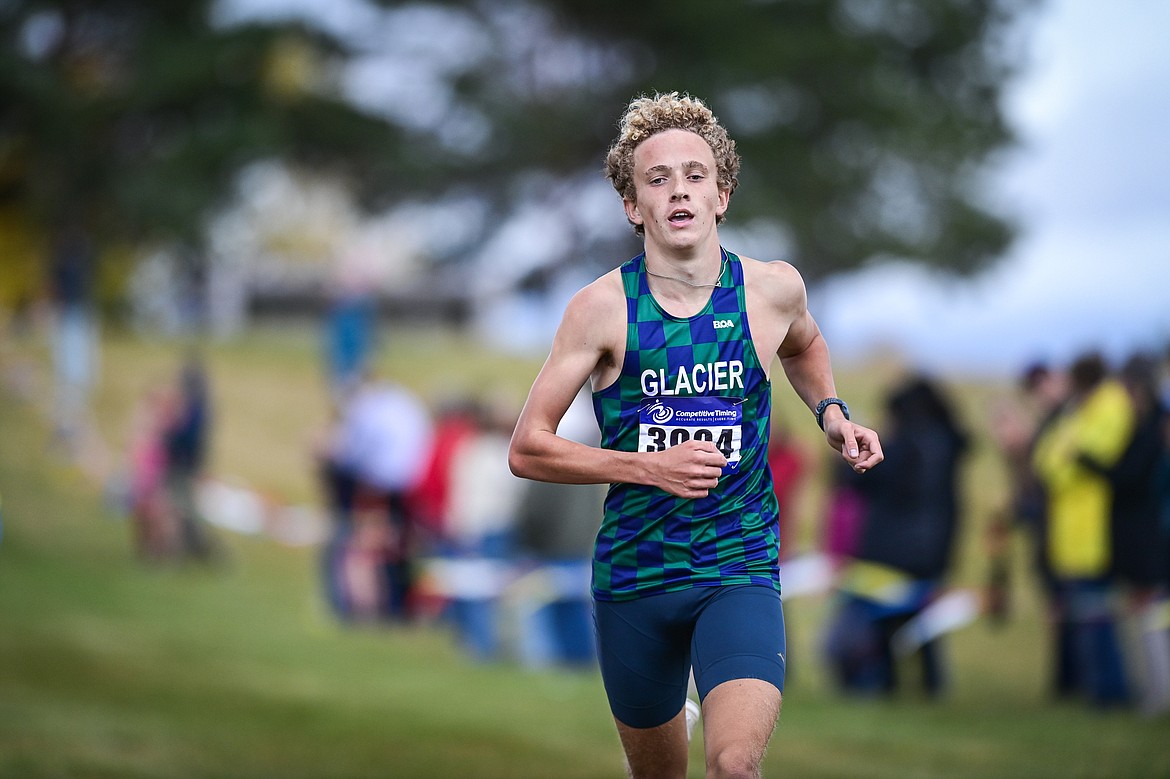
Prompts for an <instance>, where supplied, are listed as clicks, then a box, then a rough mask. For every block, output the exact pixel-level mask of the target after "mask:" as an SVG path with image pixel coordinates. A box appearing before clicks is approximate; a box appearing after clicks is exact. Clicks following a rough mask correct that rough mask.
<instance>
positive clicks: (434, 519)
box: [410, 400, 478, 541]
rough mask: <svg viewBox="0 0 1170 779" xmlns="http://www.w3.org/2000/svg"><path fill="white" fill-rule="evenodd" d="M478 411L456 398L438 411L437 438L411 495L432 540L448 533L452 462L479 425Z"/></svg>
mask: <svg viewBox="0 0 1170 779" xmlns="http://www.w3.org/2000/svg"><path fill="white" fill-rule="evenodd" d="M476 414H477V411H476V408H475V406H474V404H473V403H471V402H469V401H464V400H455V401H451V402H448V403H446V404H445V405H444V406H443V407H441V408H440V409H439V411H438V414H437V418H436V420H435V431H434V438H433V440H432V442H431V448H430V452H429V453H428V454H427V457H426V458H425V459H426V464H425V465H424V466H423V469H422V475H421V476H420V477H419V482H418V485H417V486H416V487H415V489H414V491H413V493H412V494H411V497H410V501H411V504H412V505H413V506H414V512H415V515H416V516H417V517H418V522H419V526H420V528H422V529H423V530H425V531H426V532H427V534H428V535H429V536H430V538H431V539H432V540H433V541H437V540H439V539H441V538H442V537H443V536H444V535H445V534H446V533H447V516H448V514H449V512H450V502H451V463H452V461H453V460H454V459H455V453H456V452H457V451H459V447H461V446H462V445H463V444H464V443H465V442H466V441H467V440H468V439H470V438H471V437H472V436H474V435H475V433H476V430H477V428H478V420H477V417H476Z"/></svg>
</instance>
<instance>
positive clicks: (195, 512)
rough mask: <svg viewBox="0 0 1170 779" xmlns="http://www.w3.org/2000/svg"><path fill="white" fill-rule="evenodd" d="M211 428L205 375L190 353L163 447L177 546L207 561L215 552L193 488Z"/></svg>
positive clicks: (165, 433)
mask: <svg viewBox="0 0 1170 779" xmlns="http://www.w3.org/2000/svg"><path fill="white" fill-rule="evenodd" d="M210 427H211V399H210V396H209V394H208V388H207V374H206V371H205V370H204V368H203V364H202V363H201V362H200V361H199V359H198V358H196V357H194V356H192V357H190V358H188V360H187V362H186V363H185V364H184V365H183V368H182V370H181V372H180V375H179V386H178V392H177V395H176V400H175V404H174V408H173V412H172V414H171V418H170V421H169V423H168V424H167V427H166V429H165V430H164V431H163V441H164V445H165V448H166V490H167V498H168V501H169V503H170V509H171V511H173V512H174V516H175V520H176V522H177V523H178V533H179V538H178V540H179V547H180V551H181V553H182V554H183V555H184V556H186V557H191V558H195V559H198V560H210V559H211V558H212V557H213V555H214V554H215V553H216V552H217V549H216V548H215V546H214V544H213V543H212V537H211V535H210V534H209V529H208V527H207V525H206V523H205V522H204V520H203V517H202V516H201V515H200V512H199V507H198V502H197V501H196V488H197V486H198V482H199V480H200V478H201V477H202V475H203V468H204V466H205V464H206V460H207V441H208V435H209V431H210Z"/></svg>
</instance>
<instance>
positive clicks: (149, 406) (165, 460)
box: [52, 235, 1170, 714]
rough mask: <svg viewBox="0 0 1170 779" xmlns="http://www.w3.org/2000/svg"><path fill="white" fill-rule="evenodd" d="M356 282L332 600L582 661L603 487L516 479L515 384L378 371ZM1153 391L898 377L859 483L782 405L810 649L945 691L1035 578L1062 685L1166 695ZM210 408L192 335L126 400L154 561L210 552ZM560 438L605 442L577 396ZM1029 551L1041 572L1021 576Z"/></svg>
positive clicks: (64, 388)
mask: <svg viewBox="0 0 1170 779" xmlns="http://www.w3.org/2000/svg"><path fill="white" fill-rule="evenodd" d="M88 251H89V250H88V248H87V246H86V245H85V243H84V241H83V240H81V239H80V238H77V237H75V236H69V235H66V236H64V237H63V238H62V240H61V244H60V246H59V247H58V252H57V255H56V256H57V258H58V262H57V264H56V265H55V266H54V275H53V278H52V282H53V283H52V291H53V301H54V304H55V313H56V318H55V321H56V328H55V338H54V347H55V348H54V355H55V362H54V365H55V368H56V370H55V376H56V385H57V386H56V392H55V393H54V399H55V402H54V405H53V409H52V411H53V414H54V440H55V442H56V443H57V444H58V445H59V446H61V447H62V448H64V449H67V450H70V449H72V450H76V449H77V447H78V446H79V444H78V442H79V441H80V440H82V439H83V438H84V436H83V435H82V431H83V430H84V424H83V421H84V418H85V414H86V413H87V412H86V410H85V408H86V404H87V400H86V395H87V392H88V388H89V387H90V386H91V385H92V383H93V378H94V374H95V372H96V370H97V359H96V354H95V353H94V349H95V343H94V342H95V340H96V334H95V331H94V328H95V325H94V316H93V313H92V311H90V310H89V307H88V304H87V302H86V301H87V299H88V297H89V295H88V293H87V291H86V290H87V287H88V286H89V285H90V284H91V280H89V279H87V278H86V275H85V272H84V269H85V268H86V267H87V259H86V258H87V252H88ZM366 292H367V290H363V289H362V288H361V285H358V284H350V283H339V284H338V286H337V288H336V289H335V290H334V293H335V294H334V296H333V305H332V307H331V308H330V310H329V311H328V312H327V314H326V318H325V328H324V331H323V334H324V338H323V351H324V360H323V362H324V365H325V370H326V373H327V382H328V386H329V390H330V397H331V400H332V403H333V407H334V410H335V413H334V416H333V419H332V421H331V424H330V426H329V428H328V429H327V430H325V431H322V434H321V436H320V439H319V440H318V441H317V442H316V445H315V448H314V455H315V460H314V462H315V468H316V480H317V484H318V485H319V487H320V494H321V496H322V504H323V505H324V507H325V509H326V515H327V520H326V524H327V528H326V533H325V535H326V538H325V540H324V542H323V543H322V544H321V553H320V569H319V575H320V581H321V592H322V597H323V600H324V601H325V602H326V603H327V604H328V605H329V608H330V610H331V612H332V613H333V614H334V615H336V616H337V617H338V618H339V619H340V620H343V621H344V622H346V623H389V624H398V623H403V622H410V621H415V620H427V621H431V622H440V623H442V624H444V625H446V626H449V628H450V630H451V631H452V633H453V635H454V636H455V640H456V641H457V642H458V644H459V646H460V647H461V648H462V649H463V650H465V651H466V652H467V654H468V655H469V656H470V657H473V658H475V659H477V660H481V661H491V660H498V659H511V660H518V661H520V662H522V663H524V664H526V665H529V666H548V665H561V666H573V667H589V666H591V665H592V664H593V663H594V662H595V655H594V644H593V628H592V618H591V607H590V600H589V575H590V563H589V561H590V556H591V552H592V544H593V538H594V535H595V533H596V531H597V529H598V526H599V523H600V518H601V514H602V503H603V500H604V494H605V486H604V485H558V484H543V483H536V482H529V481H525V480H521V479H517V478H515V477H514V476H513V475H512V474H511V473H510V471H509V469H508V464H507V448H508V442H509V438H510V436H511V433H512V429H513V426H514V424H515V421H516V417H517V414H518V408H517V407H516V406H514V405H513V404H512V400H511V399H510V398H505V397H499V396H493V395H491V394H490V393H483V394H481V395H478V396H474V397H459V398H452V399H448V400H447V401H446V402H443V403H439V404H437V405H436V404H428V403H425V402H423V401H422V400H421V399H420V398H418V397H416V396H415V395H414V394H413V393H412V392H411V391H409V390H408V389H407V388H406V387H405V386H402V385H401V384H398V383H395V382H392V381H388V380H386V379H385V378H382V377H379V376H377V375H376V374H375V372H374V371H372V370H371V364H372V355H373V354H374V353H375V352H376V351H377V350H378V348H379V346H380V345H379V343H378V340H377V339H376V338H375V337H374V334H375V333H376V332H377V325H376V322H377V312H376V310H375V307H374V306H373V305H372V303H371V300H370V298H369V297H368V296H367V294H366ZM1168 408H1170V351H1168V352H1164V353H1162V354H1146V353H1139V354H1134V355H1132V356H1130V357H1128V358H1127V359H1125V360H1122V361H1119V362H1118V363H1117V364H1110V363H1109V362H1108V361H1107V360H1106V359H1105V357H1104V356H1102V355H1101V354H1098V353H1086V354H1083V355H1081V356H1079V357H1077V358H1076V359H1074V360H1071V361H1070V362H1069V364H1067V365H1057V364H1035V365H1031V366H1028V367H1027V368H1026V370H1024V371H1023V372H1022V375H1021V377H1020V379H1019V382H1018V385H1017V387H1016V388H1015V391H1014V392H1013V393H1012V394H1011V395H1010V396H1009V397H1006V398H1002V399H1001V402H1000V403H999V404H998V405H997V406H996V407H995V408H994V409H993V410H992V411H991V413H990V414H988V415H986V417H987V420H988V423H987V424H986V425H985V426H982V427H981V429H977V430H975V431H972V430H970V429H968V427H967V426H966V425H965V424H964V423H963V421H962V420H961V418H960V417H961V415H960V414H959V413H958V412H957V410H956V403H955V399H954V398H952V397H951V394H950V393H949V392H948V391H947V389H946V387H945V386H943V385H942V384H941V383H940V382H939V381H937V380H936V379H934V378H933V377H930V376H926V375H913V374H912V375H907V376H904V377H903V378H902V379H900V380H899V381H897V382H895V383H894V384H893V385H892V386H890V387H887V388H886V391H885V393H884V395H883V396H882V408H881V409H880V411H879V412H878V413H877V414H874V415H873V416H876V417H878V418H876V419H874V420H873V421H874V425H875V427H876V428H877V429H878V430H880V431H881V434H882V441H883V448H884V450H885V456H886V459H885V461H884V462H883V463H882V465H881V466H880V467H878V468H876V469H873V470H872V471H871V472H869V473H867V474H865V475H864V476H860V477H859V476H858V475H856V474H854V473H853V472H852V471H851V470H850V469H848V468H847V467H845V466H843V465H842V464H840V463H839V462H838V461H837V459H836V458H834V457H833V456H832V454H833V453H832V452H827V451H824V450H821V449H817V450H811V449H806V447H804V446H802V444H801V443H800V442H799V441H798V440H797V438H796V437H795V436H793V435H792V434H791V432H790V430H789V429H788V425H787V424H786V422H785V420H782V419H779V418H777V419H774V420H773V425H772V436H771V446H770V452H769V465H770V468H771V470H772V474H773V478H774V481H775V484H776V491H777V497H778V499H779V503H780V507H781V516H780V522H781V533H780V537H781V544H782V547H781V550H780V555H781V560H782V568H781V576H782V582H783V586H784V597H785V599H786V600H789V599H793V598H799V597H801V596H802V595H803V594H809V593H815V594H825V593H828V594H829V598H828V601H827V603H828V612H827V614H826V618H825V620H824V622H823V624H822V625H821V626H820V629H819V634H818V635H817V637H816V644H817V646H818V647H819V649H820V651H821V659H822V662H823V664H824V667H825V668H826V669H827V671H828V674H829V678H830V679H831V680H832V681H833V683H834V684H835V685H836V687H837V688H838V689H839V690H840V691H841V692H842V693H843V694H846V695H858V696H874V695H888V694H891V693H894V692H896V691H898V690H900V689H901V688H902V687H903V686H904V680H903V679H902V678H900V677H904V676H907V675H908V674H912V675H913V676H914V677H916V679H917V684H916V685H915V686H916V687H917V688H918V689H919V690H920V691H921V692H922V693H923V694H925V695H926V696H927V697H935V696H939V695H942V694H943V693H945V691H946V690H947V688H948V683H949V677H950V670H949V664H948V662H947V655H946V651H945V646H944V641H946V640H947V635H948V634H949V633H951V632H952V631H954V630H956V629H957V628H959V627H961V626H963V625H966V624H970V623H971V622H972V621H974V620H976V619H978V618H983V619H985V620H987V621H988V622H989V624H991V625H1000V624H1003V623H1005V622H1007V621H1008V620H1010V619H1012V618H1014V617H1015V616H1016V615H1017V613H1018V612H1019V611H1020V610H1018V609H1017V608H1016V603H1017V599H1018V594H1019V592H1020V591H1021V589H1022V587H1026V588H1028V589H1032V588H1033V585H1035V589H1036V590H1038V591H1039V592H1040V593H1042V602H1043V611H1044V619H1045V626H1046V631H1045V634H1046V636H1047V641H1048V645H1047V648H1046V650H1045V651H1046V657H1047V662H1048V669H1047V673H1048V677H1047V681H1046V685H1047V689H1048V691H1049V692H1050V694H1051V695H1052V696H1053V697H1054V698H1057V699H1072V700H1078V701H1084V702H1086V703H1087V704H1089V705H1092V706H1096V707H1128V708H1133V709H1135V710H1138V711H1141V712H1143V713H1146V714H1160V713H1166V712H1170V412H1168V411H1167V409H1168ZM211 421H212V408H211V403H210V392H209V388H208V377H207V375H206V371H205V369H204V367H203V365H202V363H201V361H200V360H199V358H198V356H197V355H195V354H192V355H189V356H188V358H187V359H186V360H185V361H183V363H182V364H181V366H180V368H179V370H178V371H177V372H176V374H175V375H174V376H173V377H171V378H170V379H168V380H166V381H163V382H160V383H158V384H157V385H156V386H153V387H151V388H150V389H149V390H148V391H147V392H146V393H145V395H144V396H143V397H142V398H141V399H140V403H139V407H138V408H137V409H136V413H135V417H134V420H133V432H132V435H131V440H130V444H129V451H128V453H127V466H128V474H127V478H126V479H125V482H126V484H125V486H124V490H123V491H124V493H125V494H124V495H123V496H121V497H122V498H123V500H124V505H125V506H126V508H127V514H128V516H129V517H130V519H131V520H132V521H131V523H130V526H131V528H132V530H133V533H132V538H133V542H134V548H135V550H136V551H137V553H138V554H139V555H140V557H141V558H142V559H144V560H149V561H163V560H176V559H177V560H186V559H194V560H200V561H209V560H214V559H216V558H217V557H218V555H219V554H220V551H221V546H220V545H219V544H218V543H216V540H215V535H214V534H213V533H212V532H211V529H210V527H209V526H208V524H207V522H205V517H204V516H202V515H201V502H200V500H199V495H200V489H201V485H202V486H203V487H205V486H206V476H207V473H206V470H207V468H206V466H207V453H208V448H209V443H208V442H209V436H210V429H211ZM559 432H560V434H562V435H564V436H567V437H569V438H572V439H573V440H577V441H580V442H582V443H586V444H589V445H597V443H598V432H597V426H596V422H595V421H594V418H593V410H592V407H591V402H590V398H589V395H588V393H587V392H583V393H582V394H581V395H580V396H579V397H578V398H577V400H576V401H575V402H574V404H573V406H572V408H571V409H570V412H569V413H568V414H567V415H566V418H565V420H564V422H563V423H562V428H561V430H560V431H559ZM977 440H990V441H991V442H992V443H994V444H995V446H996V448H997V452H998V455H999V458H1000V461H1001V462H1002V464H1003V465H1004V468H1005V471H1006V473H1007V475H1008V481H1009V484H1010V497H1009V499H1007V500H1006V501H1005V502H1004V503H1003V505H1002V506H999V508H998V509H997V511H996V513H995V515H994V516H992V517H990V518H987V517H974V516H971V514H972V512H971V510H970V508H971V506H972V505H973V503H974V502H973V501H972V500H971V497H972V496H971V495H965V494H964V489H974V490H979V489H980V485H979V484H976V483H974V482H972V481H970V480H967V478H966V477H967V475H969V474H970V473H971V471H970V470H969V469H968V466H969V465H970V461H971V458H972V455H973V454H974V452H975V450H976V446H977V445H976V441H977ZM809 482H817V483H824V484H825V485H826V486H827V490H826V492H825V493H824V495H823V500H821V501H820V502H819V505H816V506H815V507H810V505H807V504H808V502H807V501H806V502H802V501H801V500H800V498H801V496H802V490H803V487H804V485H805V484H806V483H809ZM971 520H975V521H978V522H979V528H980V530H981V532H982V537H981V538H982V542H983V547H982V548H981V549H980V550H979V552H981V557H980V560H981V562H983V563H984V564H985V565H986V573H987V581H986V586H984V587H981V588H979V590H978V591H975V590H972V589H970V588H966V589H964V588H960V587H956V586H955V584H954V583H953V582H952V577H953V574H954V568H955V561H956V558H957V556H958V555H957V552H958V545H959V539H960V538H962V537H963V534H962V532H961V531H962V529H963V528H962V524H963V523H964V522H966V521H971ZM810 531H812V532H810ZM1021 546H1022V547H1024V548H1026V549H1027V550H1028V551H1027V559H1028V568H1029V569H1030V572H1031V575H1032V581H1030V582H1024V583H1023V584H1022V586H1021V583H1020V582H1017V581H1016V580H1015V579H1014V572H1015V570H1016V569H1017V568H1018V567H1019V566H1018V565H1016V564H1014V562H1013V561H1014V560H1016V559H1017V557H1018V556H1017V555H1016V554H1015V551H1014V550H1016V549H1018V548H1020V547H1021Z"/></svg>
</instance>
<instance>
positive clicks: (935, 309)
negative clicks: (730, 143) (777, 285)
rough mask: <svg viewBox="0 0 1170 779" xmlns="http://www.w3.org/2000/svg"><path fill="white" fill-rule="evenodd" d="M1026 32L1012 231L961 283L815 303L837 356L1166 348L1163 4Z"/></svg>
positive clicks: (1053, 12) (1058, 2) (910, 279)
mask: <svg viewBox="0 0 1170 779" xmlns="http://www.w3.org/2000/svg"><path fill="white" fill-rule="evenodd" d="M1029 26H1030V29H1031V38H1030V40H1029V44H1028V46H1029V51H1030V65H1029V67H1028V70H1027V71H1026V72H1025V73H1024V74H1023V76H1022V77H1021V78H1020V79H1019V81H1018V82H1017V83H1016V86H1015V88H1014V89H1013V90H1012V93H1011V96H1010V102H1009V106H1008V108H1009V115H1010V117H1011V118H1012V120H1013V123H1014V124H1015V126H1016V127H1017V128H1018V131H1019V133H1020V135H1021V136H1022V140H1023V143H1024V146H1023V147H1022V148H1021V150H1020V151H1019V152H1018V153H1017V154H1015V155H1013V158H1012V160H1011V162H1010V164H1009V165H1008V166H1007V167H1006V169H1005V170H1004V173H1003V176H1002V179H1001V187H1002V192H1003V197H1004V202H1006V203H1011V204H1012V205H1013V211H1014V213H1015V214H1016V215H1017V216H1018V217H1019V218H1020V220H1021V222H1022V224H1023V226H1024V232H1023V234H1022V235H1021V237H1020V239H1019V240H1018V242H1017V243H1016V244H1015V246H1014V247H1013V249H1012V250H1011V253H1010V255H1009V256H1008V257H1007V258H1006V259H1005V260H1004V261H1003V262H1002V263H1001V264H1000V265H999V266H997V267H996V268H995V269H993V270H992V271H990V272H988V273H986V274H984V275H982V276H980V277H978V278H976V279H975V280H974V281H972V282H967V283H963V284H955V283H954V282H944V281H939V280H936V279H931V278H930V277H928V276H927V275H926V274H923V273H921V272H913V271H908V270H904V269H888V268H887V269H874V270H871V271H867V272H862V273H859V274H856V275H854V276H851V277H848V278H845V279H841V280H838V281H836V282H833V283H832V284H831V285H829V286H828V287H827V288H825V289H822V290H817V291H814V295H813V300H812V305H813V307H814V314H816V316H817V318H818V320H819V321H820V323H821V327H822V329H823V330H824V331H825V334H826V337H827V338H828V339H829V342H830V344H831V345H832V346H833V351H834V354H835V355H836V356H838V357H845V358H853V357H857V356H860V355H864V354H865V353H866V352H867V351H868V350H869V349H870V348H871V347H873V346H876V345H881V346H885V347H892V348H894V349H897V350H898V351H901V352H903V353H904V354H906V355H907V357H908V358H909V359H910V361H911V362H912V363H914V364H917V365H919V366H921V367H923V368H927V369H933V370H939V371H943V370H964V371H971V372H994V373H998V374H1008V375H1010V374H1013V373H1015V372H1016V371H1017V370H1018V369H1019V368H1020V367H1021V366H1022V365H1024V364H1025V363H1027V362H1028V361H1030V360H1033V359H1048V360H1054V361H1058V362H1062V361H1066V360H1068V359H1069V358H1070V357H1072V356H1075V355H1076V354H1078V353H1079V352H1081V351H1083V350H1086V349H1090V348H1100V349H1102V350H1104V351H1105V352H1106V353H1107V354H1108V355H1109V356H1111V357H1113V358H1120V357H1121V356H1123V355H1125V354H1127V353H1128V352H1129V351H1131V350H1133V349H1135V348H1159V349H1164V348H1165V346H1166V345H1167V344H1170V139H1168V136H1167V130H1168V128H1170V80H1168V78H1170V46H1168V45H1167V44H1166V41H1165V33H1166V30H1170V3H1165V2H1161V0H1115V1H1114V2H1111V3H1108V4H1104V3H1094V2H1085V1H1083V0H1048V2H1047V4H1046V6H1045V7H1044V8H1043V9H1042V10H1041V12H1040V13H1039V15H1038V16H1037V17H1036V18H1034V19H1032V20H1031V21H1030V22H1029Z"/></svg>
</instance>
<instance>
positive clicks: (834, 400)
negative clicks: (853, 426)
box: [816, 398, 849, 430]
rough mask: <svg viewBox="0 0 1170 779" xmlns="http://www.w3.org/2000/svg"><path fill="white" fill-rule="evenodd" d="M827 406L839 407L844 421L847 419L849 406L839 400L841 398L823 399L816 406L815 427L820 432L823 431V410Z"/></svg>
mask: <svg viewBox="0 0 1170 779" xmlns="http://www.w3.org/2000/svg"><path fill="white" fill-rule="evenodd" d="M829 406H840V407H841V413H842V414H844V415H845V418H846V419H849V406H847V405H845V401H843V400H841V398H825V399H824V400H822V401H821V402H820V403H818V404H817V411H816V414H817V427H819V428H820V429H821V430H824V429H825V409H827V408H828V407H829Z"/></svg>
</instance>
